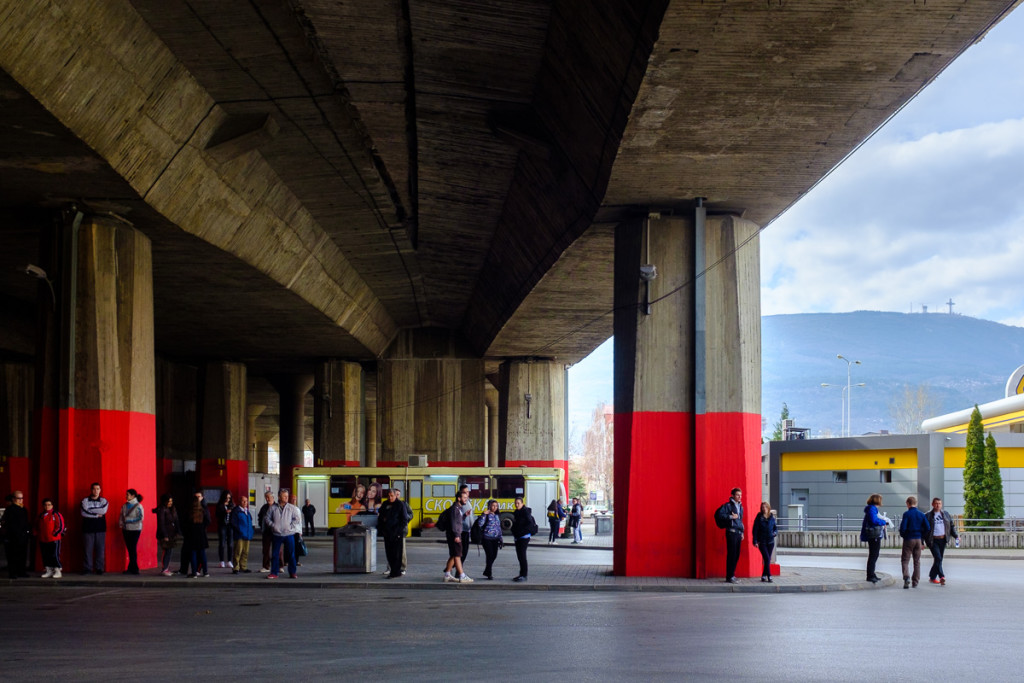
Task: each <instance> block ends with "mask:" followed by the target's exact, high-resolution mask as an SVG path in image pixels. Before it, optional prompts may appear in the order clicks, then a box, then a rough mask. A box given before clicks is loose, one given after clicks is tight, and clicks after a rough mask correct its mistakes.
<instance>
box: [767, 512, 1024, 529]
mask: <svg viewBox="0 0 1024 683" xmlns="http://www.w3.org/2000/svg"><path fill="white" fill-rule="evenodd" d="M901 519H902V517H900V516H897V517H893V518H892V523H893V524H894V525H895V528H896V529H899V527H900V520H901ZM861 520H863V516H862V515H856V516H854V515H851V516H846V515H842V514H840V515H834V516H832V517H797V518H792V519H790V518H777V520H776V521H777V523H778V525H779V531H860V525H861ZM953 524H955V525H956V529H957V532H958V533H964V532H968V533H970V532H972V531H990V532H992V531H994V532H1001V533H1024V519H1020V518H1018V517H1004V518H1003V519H967V518H964V517H961V516H960V515H953Z"/></svg>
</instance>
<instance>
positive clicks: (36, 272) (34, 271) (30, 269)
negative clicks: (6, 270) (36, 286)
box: [21, 263, 57, 309]
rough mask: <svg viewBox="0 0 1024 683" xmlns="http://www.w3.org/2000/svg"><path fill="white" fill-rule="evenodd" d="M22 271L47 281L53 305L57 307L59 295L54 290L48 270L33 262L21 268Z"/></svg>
mask: <svg viewBox="0 0 1024 683" xmlns="http://www.w3.org/2000/svg"><path fill="white" fill-rule="evenodd" d="M21 271H22V272H23V273H25V274H26V275H31V276H32V277H34V278H36V279H37V280H42V281H43V282H45V283H46V285H47V286H48V287H49V288H50V299H51V300H52V301H53V307H54V308H55V309H56V308H57V295H56V294H55V293H54V291H53V283H52V282H50V278H49V277H47V276H46V271H45V270H43V269H42V268H40V267H39V266H37V265H34V264H32V263H29V264H28V265H26V266H25V267H24V268H22V269H21Z"/></svg>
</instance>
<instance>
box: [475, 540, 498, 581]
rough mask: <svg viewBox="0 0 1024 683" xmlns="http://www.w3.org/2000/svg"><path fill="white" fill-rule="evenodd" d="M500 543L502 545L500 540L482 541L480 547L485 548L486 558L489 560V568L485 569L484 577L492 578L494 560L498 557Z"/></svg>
mask: <svg viewBox="0 0 1024 683" xmlns="http://www.w3.org/2000/svg"><path fill="white" fill-rule="evenodd" d="M499 543H501V539H499V538H483V539H480V545H482V546H483V547H484V557H485V558H486V559H487V566H486V567H484V576H487V577H490V576H491V567H492V566H493V565H494V560H495V559H497V557H498V544H499Z"/></svg>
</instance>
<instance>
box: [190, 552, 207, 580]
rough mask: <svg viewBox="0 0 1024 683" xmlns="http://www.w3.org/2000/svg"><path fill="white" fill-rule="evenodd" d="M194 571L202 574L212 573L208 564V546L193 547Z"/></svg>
mask: <svg viewBox="0 0 1024 683" xmlns="http://www.w3.org/2000/svg"><path fill="white" fill-rule="evenodd" d="M192 573H193V574H200V575H202V574H209V573H210V569H209V567H208V566H207V565H206V548H193V550H192Z"/></svg>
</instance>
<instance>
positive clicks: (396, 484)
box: [384, 479, 406, 498]
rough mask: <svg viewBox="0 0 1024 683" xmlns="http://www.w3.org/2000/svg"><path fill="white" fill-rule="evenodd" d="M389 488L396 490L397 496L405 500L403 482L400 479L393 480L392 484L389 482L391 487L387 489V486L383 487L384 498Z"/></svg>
mask: <svg viewBox="0 0 1024 683" xmlns="http://www.w3.org/2000/svg"><path fill="white" fill-rule="evenodd" d="M389 488H392V489H397V490H398V494H399V495H400V496H401V497H402V498H405V497H406V496H405V482H404V481H402V480H401V479H395V480H394V481H393V482H391V486H390V487H389V486H387V485H385V486H384V495H385V496H386V495H387V490H388V489H389Z"/></svg>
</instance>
